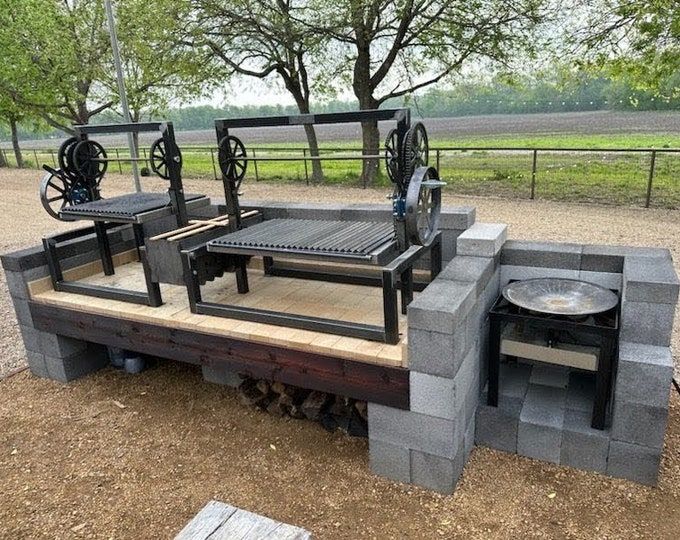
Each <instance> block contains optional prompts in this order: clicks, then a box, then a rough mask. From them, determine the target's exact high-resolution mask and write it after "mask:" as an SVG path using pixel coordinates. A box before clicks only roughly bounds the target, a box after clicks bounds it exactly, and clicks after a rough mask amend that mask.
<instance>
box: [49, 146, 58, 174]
mask: <svg viewBox="0 0 680 540" xmlns="http://www.w3.org/2000/svg"><path fill="white" fill-rule="evenodd" d="M50 157H51V158H52V166H53V167H54V168H55V169H56V168H57V160H56V159H55V158H54V150H52V149H51V148H50Z"/></svg>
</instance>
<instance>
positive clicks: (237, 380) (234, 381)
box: [201, 366, 242, 388]
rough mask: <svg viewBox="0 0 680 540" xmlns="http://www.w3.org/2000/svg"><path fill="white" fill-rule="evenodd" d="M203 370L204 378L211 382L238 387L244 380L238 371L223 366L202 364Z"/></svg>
mask: <svg viewBox="0 0 680 540" xmlns="http://www.w3.org/2000/svg"><path fill="white" fill-rule="evenodd" d="M201 370H202V372H203V380H205V381H206V382H209V383H213V384H221V385H224V386H229V387H231V388H238V386H239V385H240V384H241V381H242V379H241V377H240V376H239V374H238V373H234V372H233V371H230V370H228V369H224V368H222V367H213V366H201Z"/></svg>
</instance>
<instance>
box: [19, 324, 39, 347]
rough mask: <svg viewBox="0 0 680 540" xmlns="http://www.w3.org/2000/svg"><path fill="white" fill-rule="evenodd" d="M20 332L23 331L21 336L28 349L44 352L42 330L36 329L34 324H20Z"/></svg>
mask: <svg viewBox="0 0 680 540" xmlns="http://www.w3.org/2000/svg"><path fill="white" fill-rule="evenodd" d="M19 332H21V337H22V339H23V340H24V347H25V348H26V350H27V351H31V352H36V353H41V354H42V347H40V334H41V332H40V331H39V330H36V329H35V328H33V327H32V326H26V325H23V324H20V325H19Z"/></svg>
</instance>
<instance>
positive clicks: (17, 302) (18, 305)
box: [12, 296, 34, 327]
mask: <svg viewBox="0 0 680 540" xmlns="http://www.w3.org/2000/svg"><path fill="white" fill-rule="evenodd" d="M12 304H14V313H15V314H16V317H17V321H18V322H19V324H21V325H24V326H31V327H32V326H34V324H33V317H32V315H31V310H30V308H29V307H28V301H27V300H24V299H22V298H16V297H14V296H13V297H12Z"/></svg>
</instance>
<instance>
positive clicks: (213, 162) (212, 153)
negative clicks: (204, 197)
mask: <svg viewBox="0 0 680 540" xmlns="http://www.w3.org/2000/svg"><path fill="white" fill-rule="evenodd" d="M210 160H211V161H212V167H213V176H214V177H215V180H219V178H217V169H216V168H215V150H214V149H213V148H210Z"/></svg>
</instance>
